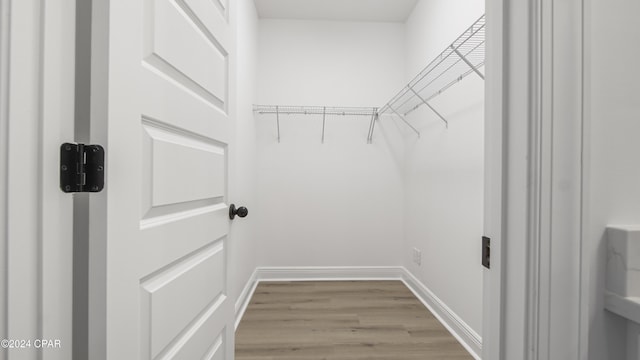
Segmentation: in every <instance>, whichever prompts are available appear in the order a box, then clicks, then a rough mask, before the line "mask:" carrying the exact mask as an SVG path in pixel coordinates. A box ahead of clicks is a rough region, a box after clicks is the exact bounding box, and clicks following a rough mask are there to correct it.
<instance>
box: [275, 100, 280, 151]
mask: <svg viewBox="0 0 640 360" xmlns="http://www.w3.org/2000/svg"><path fill="white" fill-rule="evenodd" d="M276 127H277V128H278V143H280V109H279V108H278V106H276Z"/></svg>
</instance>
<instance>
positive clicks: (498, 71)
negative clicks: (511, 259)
mask: <svg viewBox="0 0 640 360" xmlns="http://www.w3.org/2000/svg"><path fill="white" fill-rule="evenodd" d="M505 3H506V1H504V0H488V1H487V2H486V17H487V29H486V42H487V43H486V61H485V69H486V76H485V122H484V124H485V141H484V144H485V150H484V151H485V156H484V158H485V172H484V199H485V200H484V236H488V237H489V238H490V239H491V269H490V270H488V269H484V270H483V272H484V274H483V299H482V301H483V316H482V318H483V320H482V323H483V328H482V334H483V341H482V358H483V359H485V360H498V359H502V358H503V357H502V343H503V330H502V327H503V320H502V318H503V303H504V300H503V291H504V289H503V287H504V285H503V282H504V277H503V273H504V270H503V263H504V260H503V259H504V255H503V249H502V242H503V238H504V232H505V229H504V226H503V224H504V221H505V220H504V217H505V210H504V198H505V196H506V194H505V186H506V169H505V168H504V167H505V159H506V156H505V147H506V130H505V129H506V121H507V117H506V113H505V106H506V99H505V96H504V94H505V91H506V90H505V81H506V78H507V75H508V74H507V73H505V72H504V63H505V56H506V52H507V50H508V49H507V46H508V44H507V43H506V30H505V26H506V20H507V19H506V17H507V13H506V11H505V9H504V6H505ZM478 241H480V239H478ZM478 261H480V259H478Z"/></svg>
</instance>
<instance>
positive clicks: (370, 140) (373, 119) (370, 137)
mask: <svg viewBox="0 0 640 360" xmlns="http://www.w3.org/2000/svg"><path fill="white" fill-rule="evenodd" d="M376 120H378V111H376V112H375V113H372V114H371V123H370V124H369V133H368V134H367V144H371V143H373V129H374V128H375V126H376Z"/></svg>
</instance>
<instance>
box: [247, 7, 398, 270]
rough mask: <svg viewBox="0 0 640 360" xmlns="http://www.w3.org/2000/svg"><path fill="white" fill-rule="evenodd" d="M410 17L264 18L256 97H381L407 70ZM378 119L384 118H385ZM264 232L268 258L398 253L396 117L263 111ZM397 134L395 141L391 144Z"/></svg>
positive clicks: (368, 260) (382, 259) (311, 262)
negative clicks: (397, 20)
mask: <svg viewBox="0 0 640 360" xmlns="http://www.w3.org/2000/svg"><path fill="white" fill-rule="evenodd" d="M403 29H404V27H403V25H402V24H392V23H352V22H330V21H297V20H267V19H264V20H261V21H260V25H259V34H260V36H259V46H258V47H259V51H258V79H259V81H258V102H259V103H260V104H273V105H276V104H280V105H325V106H382V105H383V104H384V102H385V101H386V100H387V98H388V97H390V96H391V94H392V92H393V91H394V90H395V89H398V88H400V87H401V86H402V82H403V80H404V42H403V39H404V31H403ZM379 125H380V124H379ZM256 126H257V138H258V162H257V163H258V174H257V182H258V185H257V186H258V187H257V194H258V207H257V210H256V212H255V213H254V214H255V215H254V216H255V217H256V218H257V219H258V220H257V241H259V242H260V246H259V247H257V248H256V250H257V251H258V252H260V260H259V261H260V265H263V266H386V265H388V266H391V265H393V266H397V265H399V264H400V263H401V257H400V253H399V250H400V246H399V245H400V243H401V242H402V239H403V228H402V215H403V208H402V199H403V181H402V143H401V141H400V140H401V138H400V136H399V133H398V131H397V129H395V128H394V126H395V125H394V124H393V123H392V122H385V123H382V124H381V126H378V127H377V129H376V133H375V136H374V139H373V144H367V143H366V137H367V132H368V129H369V119H368V118H350V117H349V118H347V117H329V118H328V119H327V127H326V137H325V143H324V144H321V143H320V138H321V132H322V131H321V129H322V120H321V118H320V117H315V118H314V117H310V116H282V118H281V121H280V129H281V140H282V141H281V143H278V142H277V139H276V126H275V118H274V116H270V115H257V116H256ZM390 144H395V145H394V146H391V145H390Z"/></svg>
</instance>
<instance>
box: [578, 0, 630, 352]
mask: <svg viewBox="0 0 640 360" xmlns="http://www.w3.org/2000/svg"><path fill="white" fill-rule="evenodd" d="M588 3H589V4H590V7H591V9H590V16H589V17H588V18H587V23H589V22H590V26H587V38H588V39H589V38H590V41H589V42H588V44H589V45H590V50H589V51H588V52H587V55H586V56H587V59H590V60H588V61H590V68H588V70H587V77H588V78H590V82H591V84H590V87H589V93H587V97H586V99H587V100H586V110H587V113H589V112H590V114H589V115H590V122H591V126H590V130H589V132H590V134H587V138H586V139H585V140H586V141H587V144H589V142H590V145H588V148H589V152H590V155H589V156H590V163H589V167H590V171H589V173H588V178H587V180H588V183H587V188H588V192H587V199H585V200H587V204H588V208H587V211H588V212H587V214H588V215H587V221H588V228H587V234H586V239H585V242H586V243H585V248H586V249H587V251H588V257H587V259H586V260H587V261H589V262H590V264H591V271H590V274H589V275H588V276H589V278H590V281H589V299H588V301H589V309H590V311H589V324H588V328H589V359H592V360H600V359H625V358H624V355H623V354H624V348H625V341H624V340H625V336H626V335H625V329H626V321H625V320H623V319H622V318H620V317H618V316H616V315H613V314H611V313H608V312H606V311H605V310H603V291H604V278H605V264H606V238H605V236H604V235H605V227H606V226H607V225H609V224H611V225H632V224H638V223H640V141H638V137H639V136H640V120H639V118H638V114H640V101H639V100H640V68H639V67H638V66H637V59H638V57H640V47H639V46H638V39H640V28H638V26H637V25H636V18H637V14H639V13H640V3H638V2H637V1H626V0H611V1H606V2H602V1H589V2H588ZM636 337H638V334H636Z"/></svg>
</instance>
